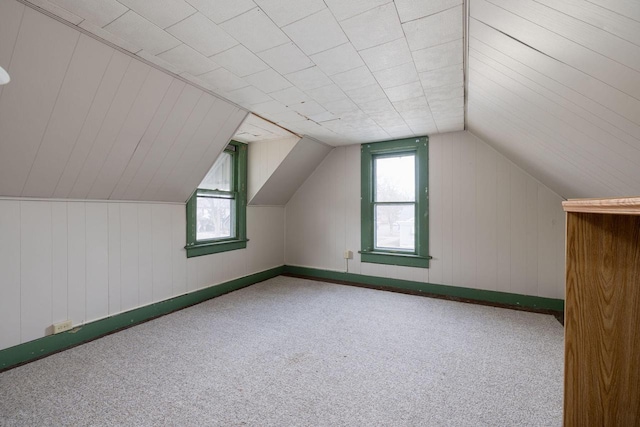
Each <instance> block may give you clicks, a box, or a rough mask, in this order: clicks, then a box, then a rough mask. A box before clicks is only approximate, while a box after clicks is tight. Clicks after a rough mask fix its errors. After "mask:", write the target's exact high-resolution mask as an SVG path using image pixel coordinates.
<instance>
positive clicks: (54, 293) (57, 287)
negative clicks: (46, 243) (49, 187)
mask: <svg viewBox="0 0 640 427" xmlns="http://www.w3.org/2000/svg"><path fill="white" fill-rule="evenodd" d="M67 216H68V213H67V204H66V203H64V202H55V203H51V243H52V252H51V269H52V270H51V317H52V323H58V322H62V321H64V320H67V304H68V297H67V292H68V291H67V281H68V264H69V263H68V252H67V247H68V240H69V236H68V232H67V229H68V225H67Z"/></svg>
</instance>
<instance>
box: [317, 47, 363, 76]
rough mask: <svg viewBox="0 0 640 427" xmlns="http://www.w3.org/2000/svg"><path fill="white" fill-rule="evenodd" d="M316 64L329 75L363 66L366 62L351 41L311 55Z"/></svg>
mask: <svg viewBox="0 0 640 427" xmlns="http://www.w3.org/2000/svg"><path fill="white" fill-rule="evenodd" d="M311 59H312V60H313V62H315V64H316V65H317V66H318V67H320V69H321V70H322V71H324V72H325V74H326V75H328V76H333V75H334V74H338V73H342V72H344V71H349V70H353V69H354V68H358V67H362V66H363V65H364V62H362V59H361V58H360V55H358V52H357V51H356V50H355V49H354V48H353V45H352V44H351V43H345V44H343V45H340V46H337V47H334V48H333V49H329V50H326V51H324V52H321V53H317V54H315V55H312V56H311Z"/></svg>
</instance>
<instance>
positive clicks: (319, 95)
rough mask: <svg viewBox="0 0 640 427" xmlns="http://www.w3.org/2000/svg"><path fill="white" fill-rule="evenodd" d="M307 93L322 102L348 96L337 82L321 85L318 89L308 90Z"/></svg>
mask: <svg viewBox="0 0 640 427" xmlns="http://www.w3.org/2000/svg"><path fill="white" fill-rule="evenodd" d="M306 92H307V95H309V96H310V97H311V98H313V99H315V100H316V101H318V102H319V103H320V104H323V105H324V104H325V103H327V102H331V101H337V100H339V99H344V98H346V97H347V95H345V93H344V92H343V91H342V89H340V88H339V87H338V86H336V85H335V84H331V85H329V86H323V87H319V88H317V89H312V90H307V91H306Z"/></svg>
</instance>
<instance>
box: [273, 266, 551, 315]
mask: <svg viewBox="0 0 640 427" xmlns="http://www.w3.org/2000/svg"><path fill="white" fill-rule="evenodd" d="M284 272H285V274H292V275H297V276H307V277H314V278H318V279H328V280H337V281H342V282H351V283H354V284H361V285H366V286H373V287H380V288H388V289H397V290H399V291H409V292H412V293H424V294H431V295H440V296H446V297H453V298H456V299H463V300H470V301H476V302H487V303H493V304H499V305H504V306H512V307H523V308H528V309H533V310H538V311H550V312H563V311H564V301H563V300H561V299H553V298H543V297H536V296H531V295H519V294H511V293H507V292H497V291H486V290H481V289H471V288H461V287H457V286H447V285H435V284H432V283H423V282H414V281H411V280H400V279H390V278H386V277H376V276H365V275H363V274H354V273H343V272H339V271H329V270H321V269H316V268H308V267H296V266H292V265H286V266H285V267H284Z"/></svg>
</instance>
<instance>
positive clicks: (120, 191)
mask: <svg viewBox="0 0 640 427" xmlns="http://www.w3.org/2000/svg"><path fill="white" fill-rule="evenodd" d="M185 85H186V84H185V83H184V82H182V81H180V80H177V79H172V80H171V84H170V86H169V89H167V93H166V94H165V96H164V98H163V99H162V102H161V103H160V105H159V106H158V110H157V111H156V112H155V114H154V115H153V119H152V120H151V122H150V123H149V126H148V128H147V130H146V131H145V132H144V135H143V136H142V138H141V139H140V141H139V144H138V146H137V147H136V148H135V151H134V152H133V154H132V156H131V159H130V160H129V162H128V163H127V166H126V168H125V169H124V171H123V172H122V174H121V175H120V176H119V177H118V183H117V184H116V187H115V189H114V190H113V192H112V193H111V195H110V198H111V199H112V200H122V199H123V196H124V194H125V191H126V190H127V188H128V187H129V186H130V185H131V184H132V180H133V178H134V176H135V175H136V172H137V171H138V169H139V168H140V166H141V165H142V163H143V162H144V159H145V157H146V156H147V154H148V153H149V150H151V148H152V147H153V146H154V145H155V143H156V140H157V137H158V135H159V134H160V131H161V130H162V128H163V126H164V125H165V123H166V121H167V119H168V118H169V115H170V114H171V113H172V111H173V108H174V107H175V105H176V102H177V100H178V98H179V97H180V94H181V93H182V91H183V90H184V87H185Z"/></svg>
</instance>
